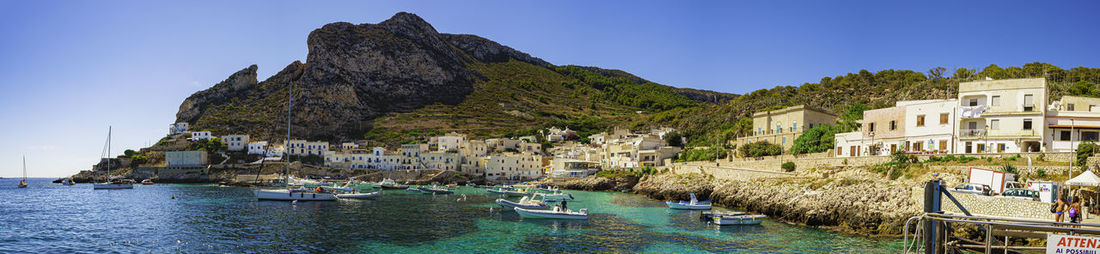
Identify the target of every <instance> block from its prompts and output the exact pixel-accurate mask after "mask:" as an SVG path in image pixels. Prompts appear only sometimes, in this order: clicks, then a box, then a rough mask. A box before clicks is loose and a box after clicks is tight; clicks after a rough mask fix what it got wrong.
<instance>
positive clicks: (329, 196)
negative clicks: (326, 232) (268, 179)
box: [253, 189, 336, 201]
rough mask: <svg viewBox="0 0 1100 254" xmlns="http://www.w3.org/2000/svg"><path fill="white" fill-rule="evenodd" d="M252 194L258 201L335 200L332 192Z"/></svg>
mask: <svg viewBox="0 0 1100 254" xmlns="http://www.w3.org/2000/svg"><path fill="white" fill-rule="evenodd" d="M253 194H255V195H256V199H259V200H280V201H333V200H336V193H332V192H317V191H316V190H307V189H297V190H255V191H253Z"/></svg>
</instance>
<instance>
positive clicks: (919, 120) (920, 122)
mask: <svg viewBox="0 0 1100 254" xmlns="http://www.w3.org/2000/svg"><path fill="white" fill-rule="evenodd" d="M923 126H924V115H918V116H917V127H923Z"/></svg>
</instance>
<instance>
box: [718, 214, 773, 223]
mask: <svg viewBox="0 0 1100 254" xmlns="http://www.w3.org/2000/svg"><path fill="white" fill-rule="evenodd" d="M766 218H768V216H764V215H760V214H751V215H744V214H743V215H722V216H714V224H718V225H758V224H760V223H761V222H764V219H766Z"/></svg>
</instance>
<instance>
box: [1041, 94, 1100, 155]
mask: <svg viewBox="0 0 1100 254" xmlns="http://www.w3.org/2000/svg"><path fill="white" fill-rule="evenodd" d="M1097 105H1100V98H1088V97H1079V96H1062V98H1061V99H1060V100H1057V101H1055V102H1053V103H1051V104H1050V106H1049V107H1047V112H1046V127H1047V128H1046V130H1045V131H1044V135H1043V136H1044V143H1045V144H1047V151H1052V152H1073V151H1076V149H1077V146H1078V145H1080V144H1081V143H1084V142H1094V143H1095V142H1097V141H1100V140H1098V138H1100V108H1097Z"/></svg>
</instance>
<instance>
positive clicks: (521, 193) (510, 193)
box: [504, 191, 532, 197]
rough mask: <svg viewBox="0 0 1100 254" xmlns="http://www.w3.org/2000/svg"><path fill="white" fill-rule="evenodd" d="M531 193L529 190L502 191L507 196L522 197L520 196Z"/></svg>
mask: <svg viewBox="0 0 1100 254" xmlns="http://www.w3.org/2000/svg"><path fill="white" fill-rule="evenodd" d="M531 194H532V193H530V192H518V191H505V192H504V195H506V196H509V197H522V196H527V195H531Z"/></svg>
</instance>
